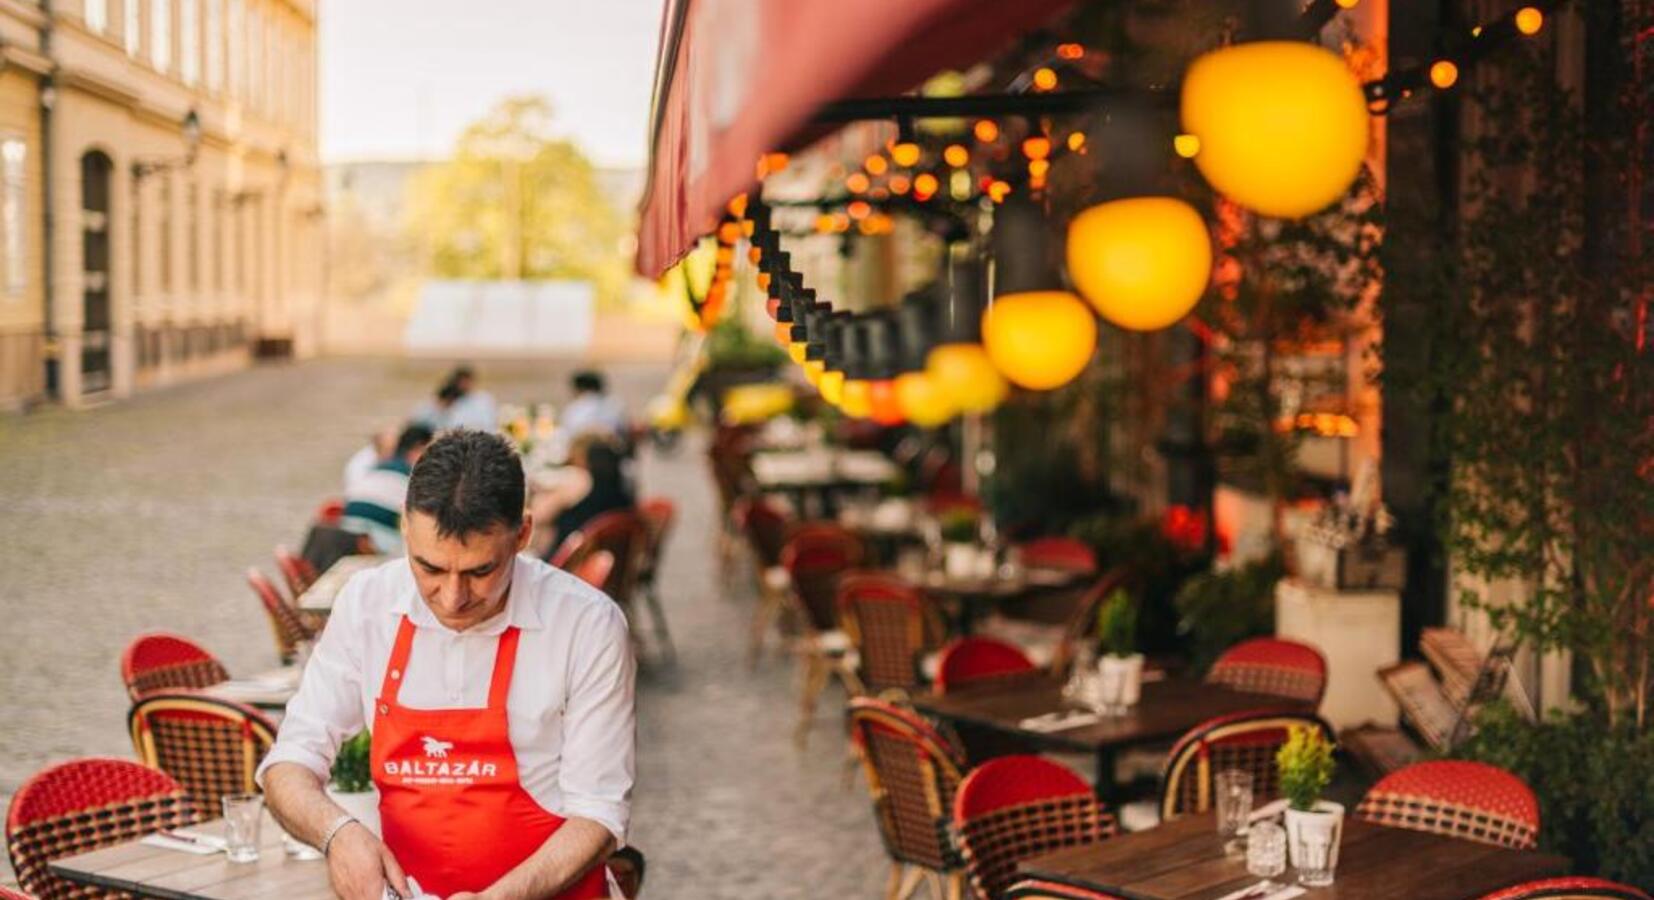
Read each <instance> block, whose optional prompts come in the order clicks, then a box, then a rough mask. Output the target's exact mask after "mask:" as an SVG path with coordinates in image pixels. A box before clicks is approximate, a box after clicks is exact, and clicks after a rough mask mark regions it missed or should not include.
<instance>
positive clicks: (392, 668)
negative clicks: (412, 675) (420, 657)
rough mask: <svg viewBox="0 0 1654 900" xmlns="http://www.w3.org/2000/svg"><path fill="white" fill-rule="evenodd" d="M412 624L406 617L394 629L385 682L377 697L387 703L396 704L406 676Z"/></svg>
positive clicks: (411, 638)
mask: <svg viewBox="0 0 1654 900" xmlns="http://www.w3.org/2000/svg"><path fill="white" fill-rule="evenodd" d="M413 637H414V624H413V620H412V619H409V618H408V617H407V616H403V617H402V624H401V625H400V626H398V627H397V629H396V643H394V644H392V645H391V658H390V662H388V663H386V664H385V680H384V683H383V684H381V685H380V686H379V696H380V697H383V698H384V699H385V700H386V701H387V702H389V703H395V702H396V693H397V691H398V690H399V689H400V688H401V687H402V680H403V679H404V678H405V677H407V674H408V655H409V654H410V653H411V652H412V651H413Z"/></svg>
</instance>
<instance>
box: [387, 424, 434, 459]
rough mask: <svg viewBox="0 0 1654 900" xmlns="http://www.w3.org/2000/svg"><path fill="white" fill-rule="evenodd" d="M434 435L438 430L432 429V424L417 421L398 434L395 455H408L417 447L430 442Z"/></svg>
mask: <svg viewBox="0 0 1654 900" xmlns="http://www.w3.org/2000/svg"><path fill="white" fill-rule="evenodd" d="M434 437H436V432H434V431H432V430H431V426H429V425H424V424H421V423H418V422H415V423H413V424H411V425H409V426H408V427H406V428H404V429H402V433H401V434H399V435H397V436H396V452H395V455H396V456H407V455H408V453H409V452H410V451H412V450H414V449H415V448H418V447H423V446H425V445H426V444H429V443H430V442H431V439H432V438H434Z"/></svg>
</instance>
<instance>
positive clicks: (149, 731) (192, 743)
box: [127, 691, 276, 818]
mask: <svg viewBox="0 0 1654 900" xmlns="http://www.w3.org/2000/svg"><path fill="white" fill-rule="evenodd" d="M127 728H128V730H129V731H130V732H131V735H132V747H133V749H134V750H135V751H137V754H138V759H139V761H140V762H142V763H143V764H144V765H146V766H151V767H153V768H156V769H160V770H161V771H163V772H166V773H167V774H168V775H171V776H172V777H173V778H176V779H177V780H178V783H179V784H181V785H183V786H184V789H185V790H187V791H189V793H190V796H191V797H192V798H193V799H194V800H195V802H196V804H197V807H198V809H199V810H200V811H201V813H202V815H203V816H204V817H208V818H211V817H216V816H217V815H218V807H219V802H218V801H219V800H220V799H221V798H222V797H224V795H226V794H250V793H253V792H255V791H256V790H258V788H257V786H256V785H254V783H253V773H254V772H255V771H257V769H258V764H259V762H260V761H262V760H263V759H264V754H266V753H268V752H269V751H270V746H271V745H272V744H274V743H275V742H276V727H275V725H273V724H271V722H270V720H269V719H266V718H265V717H264V715H263V714H262V713H260V712H259V711H258V710H256V709H253V708H252V707H250V706H245V705H243V704H240V703H236V702H234V701H230V700H221V699H218V698H216V697H203V696H200V695H198V694H193V693H188V692H177V693H174V692H165V691H163V692H160V693H155V694H150V695H148V696H146V697H144V698H143V699H141V700H139V701H138V702H137V703H134V704H133V705H132V711H131V712H129V713H127Z"/></svg>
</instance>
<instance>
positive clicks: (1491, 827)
mask: <svg viewBox="0 0 1654 900" xmlns="http://www.w3.org/2000/svg"><path fill="white" fill-rule="evenodd" d="M1355 814H1356V815H1357V816H1360V817H1361V818H1363V819H1366V820H1367V821H1369V822H1377V823H1378V824H1380V825H1388V826H1390V827H1391V828H1408V829H1411V830H1413V831H1428V832H1430V833H1432V834H1445V835H1451V836H1452V837H1461V838H1465V839H1467V840H1472V841H1479V842H1481V843H1483V844H1494V845H1496V846H1500V847H1511V848H1514V849H1517V850H1532V849H1534V848H1535V847H1537V846H1538V845H1539V800H1538V799H1537V798H1535V797H1534V795H1533V790H1532V789H1530V788H1529V787H1528V786H1527V785H1526V784H1523V783H1522V779H1520V778H1517V777H1516V776H1515V775H1512V774H1511V773H1509V772H1506V771H1505V770H1504V769H1501V768H1499V767H1497V766H1490V765H1488V764H1487V763H1479V762H1470V761H1467V760H1436V761H1432V762H1421V763H1415V764H1413V765H1411V766H1408V767H1407V768H1405V769H1398V770H1396V771H1394V772H1391V773H1390V774H1388V775H1386V776H1384V777H1383V778H1380V779H1379V780H1378V783H1377V784H1374V785H1373V786H1372V787H1371V788H1370V789H1369V790H1368V791H1367V795H1366V796H1365V797H1362V798H1361V803H1360V805H1359V806H1357V807H1356V808H1355Z"/></svg>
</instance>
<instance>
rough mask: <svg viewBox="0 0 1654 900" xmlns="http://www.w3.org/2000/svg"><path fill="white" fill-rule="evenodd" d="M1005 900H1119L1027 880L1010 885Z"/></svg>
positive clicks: (1075, 888) (1045, 882)
mask: <svg viewBox="0 0 1654 900" xmlns="http://www.w3.org/2000/svg"><path fill="white" fill-rule="evenodd" d="M1005 900H1120V898H1118V897H1116V896H1114V895H1113V894H1104V893H1101V892H1099V891H1093V890H1090V889H1087V888H1083V887H1075V886H1073V885H1071V884H1058V883H1057V882H1055V881H1040V880H1039V879H1029V880H1027V881H1019V882H1017V883H1016V884H1013V885H1011V887H1010V889H1009V890H1007V891H1006V892H1005Z"/></svg>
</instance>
